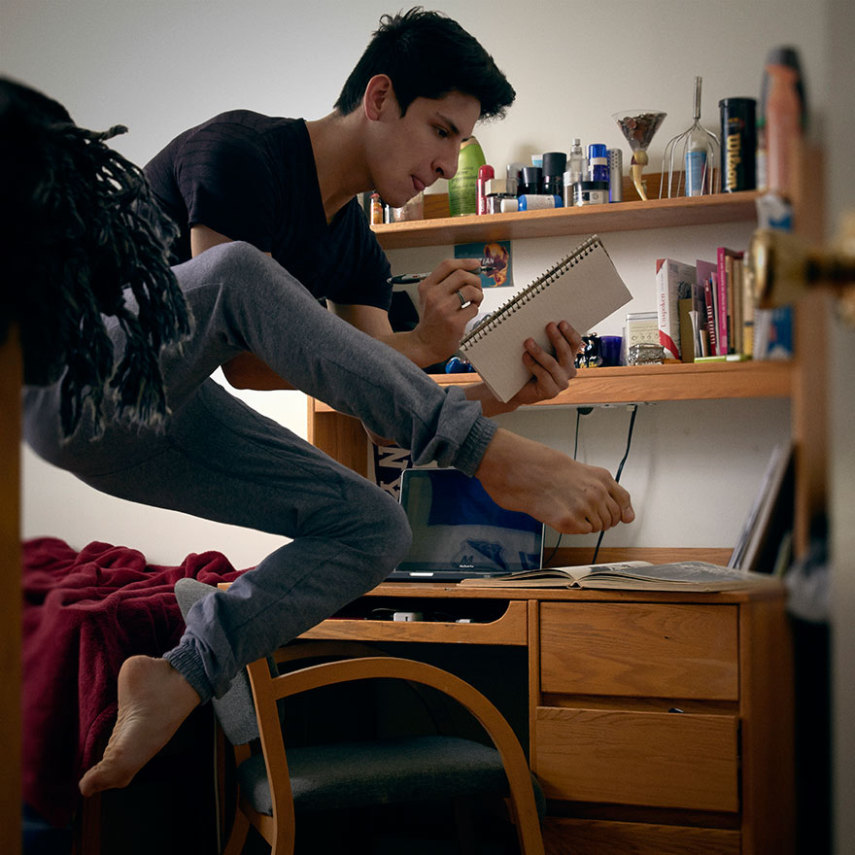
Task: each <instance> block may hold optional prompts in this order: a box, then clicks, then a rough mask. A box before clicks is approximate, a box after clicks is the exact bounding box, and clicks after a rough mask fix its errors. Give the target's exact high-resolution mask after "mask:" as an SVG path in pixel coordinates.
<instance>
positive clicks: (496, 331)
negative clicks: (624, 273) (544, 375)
mask: <svg viewBox="0 0 855 855" xmlns="http://www.w3.org/2000/svg"><path fill="white" fill-rule="evenodd" d="M631 299H632V294H630V293H629V290H628V289H627V287H626V285H625V284H624V282H623V280H622V279H621V278H620V276H619V274H618V272H617V270H615V266H614V264H613V263H612V260H611V258H610V257H609V254H608V253H607V252H606V248H605V247H604V246H603V242H602V241H601V240H600V238H599V237H598V236H597V235H593V236H592V237H590V238H588V239H587V240H586V241H585V242H584V243H582V244H580V245H579V246H578V247H577V248H576V249H575V250H574V251H573V252H572V253H570V255H568V256H566V257H565V258H563V259H561V261H559V262H557V263H556V264H554V265H553V266H552V267H550V268H549V269H548V270H547V271H545V272H544V273H542V274H541V275H540V276H538V277H537V278H536V279H535V280H534V281H533V282H531V283H530V284H529V285H527V286H526V287H525V288H524V289H523V290H522V291H520V293H519V294H517V295H516V296H515V297H513V298H512V299H510V300H509V301H508V302H506V303H504V304H503V305H502V306H501V307H500V308H499V309H498V310H497V311H496V312H495V313H494V314H492V315H490V316H489V317H488V318H485V319H484V320H483V321H482V322H481V323H480V324H478V325H477V326H475V327H474V328H473V329H472V330H471V331H470V332H469V333H467V334H466V335H465V336H464V337H463V340H462V341H461V343H460V354H461V356H463V357H464V358H465V359H467V360H469V362H471V363H472V365H473V366H474V367H475V370H476V371H477V372H478V373H479V374H480V375H481V378H482V379H483V380H484V382H485V383H486V384H487V386H488V387H489V388H490V391H491V392H492V393H493V394H494V395H495V396H496V397H497V398H499V399H500V400H501V401H509V400H510V399H511V398H513V396H514V395H516V394H517V392H519V390H520V389H521V388H522V387H523V386H524V385H525V384H526V383H527V382H528V380H529V379H530V377H531V375H530V374H529V372H528V371H527V370H526V367H525V364H524V363H523V360H522V353H523V342H524V341H525V340H526V339H527V338H533V339H534V340H535V341H536V342H537V343H538V344H539V345H540V346H541V347H543V348H544V349H545V350H549V351H551V350H552V347H551V345H550V344H549V339H548V338H547V336H546V325H547V324H548V323H550V321H555V322H558V321H562V320H566V321H568V322H569V323H571V324H572V325H573V326H574V327H575V328H576V329H577V330H578V331H579V332H580V333H586V332H588V331H589V330H590V329H591V327H593V326H594V325H595V324H598V323H600V322H601V321H602V320H603V319H604V318H606V317H608V316H609V315H610V314H612V312H615V311H617V310H618V309H619V308H620V307H621V306H623V305H625V304H626V303H628V302H629V301H630V300H631Z"/></svg>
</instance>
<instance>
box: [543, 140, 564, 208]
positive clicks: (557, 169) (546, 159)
mask: <svg viewBox="0 0 855 855" xmlns="http://www.w3.org/2000/svg"><path fill="white" fill-rule="evenodd" d="M566 168H567V155H566V154H564V152H563V151H549V152H546V153H545V154H544V155H543V192H544V193H546V194H548V195H550V196H561V197H563V195H564V170H565V169H566Z"/></svg>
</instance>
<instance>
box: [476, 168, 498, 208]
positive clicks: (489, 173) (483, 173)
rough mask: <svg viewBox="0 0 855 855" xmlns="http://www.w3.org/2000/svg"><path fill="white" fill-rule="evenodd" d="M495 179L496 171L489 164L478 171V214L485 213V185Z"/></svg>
mask: <svg viewBox="0 0 855 855" xmlns="http://www.w3.org/2000/svg"><path fill="white" fill-rule="evenodd" d="M495 177H496V171H495V170H494V169H493V167H492V166H490V164H489V163H487V164H484V166H481V167H479V169H478V213H479V214H486V213H487V189H486V188H487V184H488V183H489V181H490V180H491V179H493V178H495Z"/></svg>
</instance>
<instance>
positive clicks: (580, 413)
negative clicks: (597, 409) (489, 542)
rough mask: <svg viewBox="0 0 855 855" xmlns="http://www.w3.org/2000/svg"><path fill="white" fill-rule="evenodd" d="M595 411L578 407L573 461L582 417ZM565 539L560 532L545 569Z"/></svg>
mask: <svg viewBox="0 0 855 855" xmlns="http://www.w3.org/2000/svg"><path fill="white" fill-rule="evenodd" d="M593 411H594V408H593V407H576V437H575V439H574V441H573V459H574V460H575V459H576V455H577V454H578V453H579V424H580V422H581V420H582V416H587V415H589V414H590V413H592V412H593ZM562 537H564V535H563V534H562V533H560V532H559V534H558V540H556V541H555V546H553V547H552V552H550V553H549V556H548V557H547V559H546V561H543V562H541V563H542V564H543V566H544V567H545V566H546V565H547V564H549V562H550V561H552V559H553V558H555V553H556V552H558V547H559V546H561V538H562Z"/></svg>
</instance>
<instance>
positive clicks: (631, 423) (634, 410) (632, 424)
mask: <svg viewBox="0 0 855 855" xmlns="http://www.w3.org/2000/svg"><path fill="white" fill-rule="evenodd" d="M637 413H638V404H632V415H631V416H630V417H629V429H628V430H627V435H626V451H624V453H623V458H622V460H621V462H620V463H619V464H618V468H617V473H616V474H615V481H616V482H617V483H620V476H621V473H622V472H623V465H624V463H626V459H627V457H629V449H630V447H631V446H632V434H633V429H634V428H635V416H636V414H637ZM605 533H606V530H605V529H603V530H602V531H601V532H600V536H599V537H598V538H597V545H596V547H595V548H594V557H593V558H592V559H591V564H596V563H597V555H599V552H600V544H601V543H602V542H603V535H604V534H605Z"/></svg>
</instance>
